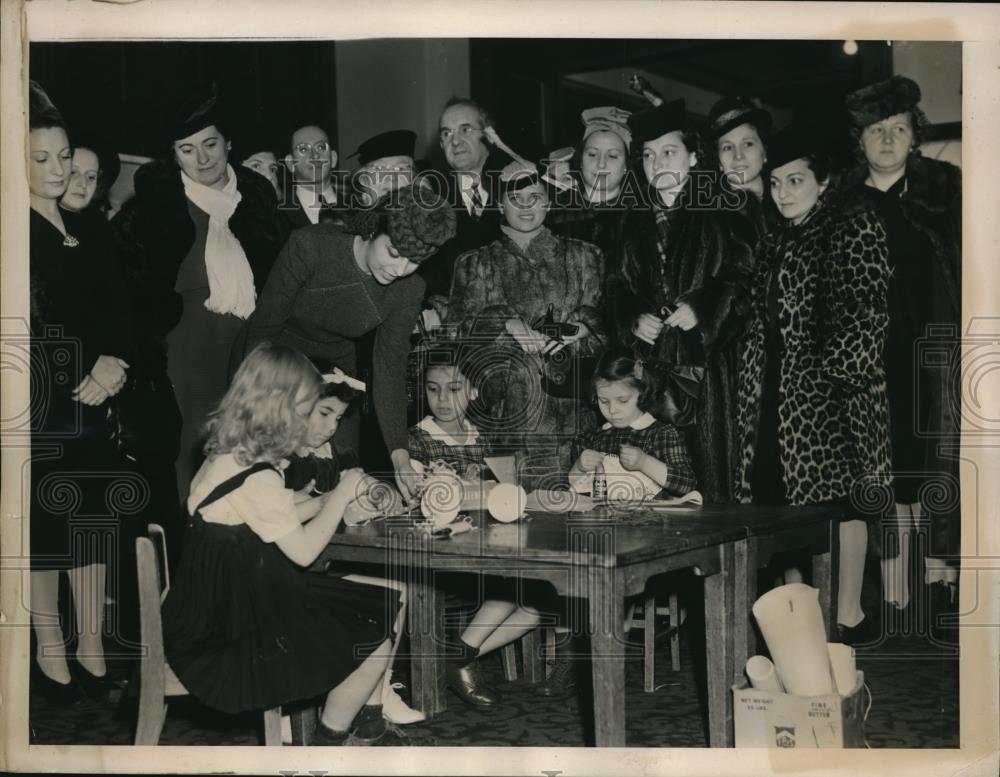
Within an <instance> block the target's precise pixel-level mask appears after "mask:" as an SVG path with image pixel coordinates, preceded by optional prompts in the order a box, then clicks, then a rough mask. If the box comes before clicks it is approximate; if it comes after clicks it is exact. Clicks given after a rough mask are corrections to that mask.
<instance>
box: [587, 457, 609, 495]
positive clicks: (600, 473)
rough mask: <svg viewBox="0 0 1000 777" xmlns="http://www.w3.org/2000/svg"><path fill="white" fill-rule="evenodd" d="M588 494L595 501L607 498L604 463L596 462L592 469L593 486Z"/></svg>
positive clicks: (606, 477) (606, 478) (606, 479)
mask: <svg viewBox="0 0 1000 777" xmlns="http://www.w3.org/2000/svg"><path fill="white" fill-rule="evenodd" d="M590 494H591V496H592V497H593V498H594V501H595V502H596V501H598V500H605V499H607V498H608V476H607V475H606V474H605V472H604V464H598V465H597V467H596V468H595V469H594V486H593V488H592V489H591V492H590Z"/></svg>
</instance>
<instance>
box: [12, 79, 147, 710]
mask: <svg viewBox="0 0 1000 777" xmlns="http://www.w3.org/2000/svg"><path fill="white" fill-rule="evenodd" d="M72 158H73V149H72V148H71V146H70V140H69V138H68V136H67V133H66V126H65V124H64V123H63V119H62V117H61V115H60V114H59V113H58V111H57V110H56V109H55V106H53V105H52V103H51V102H50V101H49V100H48V97H47V96H46V95H45V93H44V92H43V91H42V90H41V88H40V87H38V85H37V84H35V83H34V82H32V83H31V85H30V111H29V133H28V160H27V162H28V167H27V170H28V189H29V193H30V205H31V210H30V249H31V255H30V297H31V299H30V303H31V311H30V312H31V322H30V323H31V370H30V372H31V396H32V412H31V433H32V437H31V445H32V465H31V620H32V626H33V627H34V633H35V636H36V643H37V652H36V655H35V659H34V661H33V662H32V682H31V689H32V691H40V692H42V693H43V694H45V695H46V696H47V697H49V698H50V699H51V700H54V701H62V702H69V701H73V700H75V699H76V698H77V690H78V689H79V686H78V685H74V684H71V679H75V680H77V681H78V682H79V683H80V684H81V685H83V686H84V687H85V688H88V687H89V688H91V689H93V690H97V691H100V689H101V687H102V685H103V683H102V682H101V681H102V680H103V679H104V678H106V677H107V666H106V664H105V659H104V646H103V642H102V637H103V633H104V628H103V622H104V617H103V616H104V599H105V594H104V592H105V567H106V564H107V563H108V562H109V561H111V559H109V558H108V556H109V555H111V554H110V553H109V550H108V546H109V545H110V544H111V542H112V537H114V536H115V535H116V533H117V530H118V528H119V521H118V518H119V514H120V513H125V512H127V510H126V505H125V504H124V502H127V501H128V496H127V493H126V492H127V491H128V490H129V489H133V490H134V489H138V490H141V488H142V486H141V484H140V483H138V482H137V481H138V478H130V476H129V475H128V474H126V473H125V472H123V469H125V468H126V462H123V461H121V460H120V459H119V458H118V456H117V454H116V451H115V449H114V446H113V445H112V444H111V441H110V439H109V433H108V424H107V420H106V419H107V414H108V405H109V400H110V399H111V398H112V397H114V396H115V395H116V394H118V392H119V391H121V389H122V386H124V385H125V382H126V379H127V377H128V373H129V370H130V364H129V361H130V360H131V358H132V357H131V346H132V343H131V340H130V326H129V315H128V307H127V299H126V292H125V291H124V289H123V288H122V282H121V277H120V273H119V272H118V268H117V267H116V266H115V263H114V254H113V252H112V251H111V250H110V246H109V244H108V242H107V241H106V240H104V239H102V236H101V235H99V234H95V233H94V232H92V231H91V230H88V229H87V228H86V225H85V221H84V219H83V218H82V216H81V215H80V214H78V213H74V212H72V211H68V210H63V209H61V208H60V207H59V206H58V203H59V199H60V198H61V197H63V195H64V194H65V192H66V187H67V185H68V183H69V180H70V175H71V160H72ZM60 571H64V572H66V574H67V576H68V578H69V582H70V588H71V590H72V592H73V601H74V614H75V620H76V623H75V626H76V628H75V631H76V633H77V635H78V639H77V650H76V655H75V660H73V661H71V662H67V656H66V652H65V647H66V645H65V639H64V637H63V633H62V629H61V628H60V624H59V613H60V612H61V611H62V609H61V608H60V607H59V603H58V599H59V572H60Z"/></svg>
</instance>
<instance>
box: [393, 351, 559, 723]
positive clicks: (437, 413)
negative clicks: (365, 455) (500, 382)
mask: <svg viewBox="0 0 1000 777" xmlns="http://www.w3.org/2000/svg"><path fill="white" fill-rule="evenodd" d="M471 355H472V350H471V349H470V348H469V347H468V346H463V345H461V344H460V343H454V342H446V343H442V344H440V345H437V346H435V347H433V348H431V349H429V350H428V351H426V352H425V353H424V356H423V365H422V367H423V368H422V370H421V372H422V380H421V383H422V384H423V386H424V391H425V392H426V396H427V409H428V410H430V414H429V415H427V416H425V417H424V419H423V420H422V421H421V422H420V423H418V424H417V425H416V426H414V427H412V428H411V429H410V444H409V450H410V460H411V461H412V462H413V463H414V466H416V465H417V464H418V463H419V464H421V465H423V467H424V468H427V467H429V466H430V464H431V463H432V462H434V461H444V462H445V463H446V464H448V465H449V466H450V467H451V468H452V469H454V470H455V471H456V472H457V473H458V474H459V475H460V476H463V477H465V478H467V479H478V478H479V475H480V473H481V472H482V470H483V468H484V467H485V460H484V459H485V456H486V455H487V454H488V453H489V449H490V446H489V442H488V441H487V440H486V439H485V438H484V437H481V436H480V434H479V431H478V430H477V429H476V427H475V426H473V425H472V424H471V423H470V422H469V421H468V419H467V418H466V416H467V413H468V410H469V403H470V402H474V401H475V400H476V399H477V398H478V397H479V390H478V389H477V388H476V387H475V386H474V385H473V384H472V381H471V380H470V377H471V376H472V375H473V374H474V369H473V368H474V366H475V365H474V362H473V360H472V358H471ZM462 582H465V579H464V578H463V581H462ZM500 586H501V587H504V586H503V584H502V583H501V584H500ZM503 593H504V594H505V593H506V591H504V592H503ZM539 620H540V616H539V613H538V611H537V610H535V609H534V608H531V607H525V606H523V605H519V604H518V603H517V602H516V601H511V600H509V599H506V598H493V597H492V596H491V597H490V598H489V599H487V600H486V601H484V602H483V603H482V606H481V607H480V608H479V610H478V611H477V612H476V614H475V616H473V618H472V622H471V623H470V624H469V625H468V626H467V627H466V628H465V630H464V631H463V632H462V633H461V635H460V636H459V645H458V647H459V648H460V650H461V653H460V655H459V656H458V657H457V658H454V659H449V661H448V664H447V677H448V687H449V688H451V689H452V690H453V691H454V692H455V693H456V694H457V695H458V697H459V698H460V699H462V701H464V702H465V703H466V704H469V705H471V706H474V707H492V706H494V705H495V704H496V703H497V702H499V701H500V694H499V693H497V691H496V690H495V689H493V688H490V687H488V686H487V685H486V683H485V681H484V680H483V678H482V676H481V673H480V669H479V662H478V658H479V656H481V655H484V654H485V653H489V652H491V651H493V650H496V649H497V648H501V647H503V646H504V645H506V644H508V643H510V642H513V641H514V640H517V639H520V638H521V637H522V636H524V635H525V634H527V633H528V632H529V631H531V630H532V629H534V628H535V627H536V626H537V625H538V622H539Z"/></svg>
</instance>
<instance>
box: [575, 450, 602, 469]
mask: <svg viewBox="0 0 1000 777" xmlns="http://www.w3.org/2000/svg"><path fill="white" fill-rule="evenodd" d="M603 461H604V454H603V453H598V452H597V451H594V450H591V449H590V448H587V449H585V450H584V451H583V452H582V453H581V454H580V458H579V459H577V462H576V466H577V469H579V470H580V471H581V472H593V471H594V470H595V469H597V465H598V464H600V463H601V462H603Z"/></svg>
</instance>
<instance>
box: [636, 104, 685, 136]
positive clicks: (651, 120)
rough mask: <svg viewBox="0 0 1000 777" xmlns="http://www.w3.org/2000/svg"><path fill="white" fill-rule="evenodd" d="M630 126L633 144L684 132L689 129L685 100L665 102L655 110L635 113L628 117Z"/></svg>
mask: <svg viewBox="0 0 1000 777" xmlns="http://www.w3.org/2000/svg"><path fill="white" fill-rule="evenodd" d="M628 126H629V129H630V130H632V142H633V143H645V142H646V141H647V140H655V139H656V138H658V137H660V136H662V135H666V134H667V133H668V132H677V131H682V130H684V129H686V128H687V112H686V111H685V110H684V100H683V99H681V100H673V101H671V102H668V103H667V102H665V103H663V104H662V105H657V106H656V107H655V108H650V109H649V110H646V111H640V112H639V113H633V114H632V115H631V116H629V117H628Z"/></svg>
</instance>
